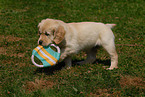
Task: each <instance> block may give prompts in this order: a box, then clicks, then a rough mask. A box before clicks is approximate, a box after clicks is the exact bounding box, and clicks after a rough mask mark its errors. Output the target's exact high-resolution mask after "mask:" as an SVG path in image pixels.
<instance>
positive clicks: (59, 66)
mask: <svg viewBox="0 0 145 97" xmlns="http://www.w3.org/2000/svg"><path fill="white" fill-rule="evenodd" d="M80 61H84V60H74V61H73V62H72V64H73V66H77V65H79V64H77V62H80ZM93 64H96V65H97V64H102V66H109V64H110V59H108V60H100V59H96V61H95V62H94V63H93ZM82 66H83V65H82ZM63 68H65V63H64V62H60V63H59V64H57V65H55V66H52V67H46V68H37V69H36V71H35V72H34V74H37V73H45V74H46V75H53V74H54V72H55V71H60V70H61V69H63Z"/></svg>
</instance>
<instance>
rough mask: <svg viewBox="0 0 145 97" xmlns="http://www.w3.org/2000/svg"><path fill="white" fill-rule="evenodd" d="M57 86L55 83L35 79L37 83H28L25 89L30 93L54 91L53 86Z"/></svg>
mask: <svg viewBox="0 0 145 97" xmlns="http://www.w3.org/2000/svg"><path fill="white" fill-rule="evenodd" d="M54 85H56V83H54V82H53V81H49V80H44V79H43V78H41V79H35V81H28V82H26V85H25V86H24V88H25V89H26V91H28V92H32V91H36V90H39V89H50V88H51V89H52V88H53V86H54Z"/></svg>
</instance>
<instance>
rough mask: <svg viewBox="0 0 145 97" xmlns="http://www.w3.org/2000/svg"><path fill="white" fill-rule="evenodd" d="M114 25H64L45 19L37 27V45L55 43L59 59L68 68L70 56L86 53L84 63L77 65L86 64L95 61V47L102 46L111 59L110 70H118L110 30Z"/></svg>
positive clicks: (92, 23) (91, 23)
mask: <svg viewBox="0 0 145 97" xmlns="http://www.w3.org/2000/svg"><path fill="white" fill-rule="evenodd" d="M114 26H115V24H103V23H96V22H80V23H65V22H63V21H61V20H55V19H45V20H42V21H41V22H40V23H39V25H38V27H39V34H40V37H39V40H38V44H40V45H42V46H47V45H49V44H50V43H55V44H56V45H58V46H59V47H60V49H61V57H60V59H61V60H63V59H65V60H64V61H65V64H66V65H67V66H68V68H70V67H71V65H72V62H71V61H72V60H71V56H72V54H77V53H78V52H80V51H82V50H83V51H85V52H86V53H87V58H86V60H85V61H82V62H79V64H88V63H92V62H94V61H95V60H96V53H97V46H102V47H104V48H105V50H106V51H107V52H108V53H109V55H110V57H111V66H110V67H109V68H108V69H110V70H112V69H114V68H118V67H117V64H118V55H117V52H116V49H115V43H114V38H115V37H114V35H113V32H112V30H111V28H113V27H114Z"/></svg>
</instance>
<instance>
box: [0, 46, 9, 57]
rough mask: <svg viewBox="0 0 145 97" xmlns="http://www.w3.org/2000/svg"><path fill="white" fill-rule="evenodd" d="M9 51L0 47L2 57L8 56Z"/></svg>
mask: <svg viewBox="0 0 145 97" xmlns="http://www.w3.org/2000/svg"><path fill="white" fill-rule="evenodd" d="M6 52H7V50H6V49H5V48H4V47H0V55H1V54H3V55H6V54H7V53H6Z"/></svg>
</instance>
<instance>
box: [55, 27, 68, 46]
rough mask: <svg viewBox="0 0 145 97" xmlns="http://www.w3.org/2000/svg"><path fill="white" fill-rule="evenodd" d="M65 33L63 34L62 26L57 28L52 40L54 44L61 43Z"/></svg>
mask: <svg viewBox="0 0 145 97" xmlns="http://www.w3.org/2000/svg"><path fill="white" fill-rule="evenodd" d="M65 33H66V32H65V29H64V27H63V26H59V27H58V29H57V31H56V32H54V40H53V41H54V42H55V43H56V44H59V43H61V41H62V40H63V39H64V36H65Z"/></svg>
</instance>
